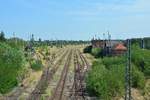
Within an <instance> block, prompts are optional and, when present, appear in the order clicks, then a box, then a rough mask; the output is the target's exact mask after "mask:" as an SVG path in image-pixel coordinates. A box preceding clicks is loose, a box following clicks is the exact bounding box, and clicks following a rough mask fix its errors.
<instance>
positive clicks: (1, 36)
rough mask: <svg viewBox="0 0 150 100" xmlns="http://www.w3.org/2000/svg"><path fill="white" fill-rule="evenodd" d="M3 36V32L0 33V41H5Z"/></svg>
mask: <svg viewBox="0 0 150 100" xmlns="http://www.w3.org/2000/svg"><path fill="white" fill-rule="evenodd" d="M5 40H6V39H5V34H4V32H3V31H1V32H0V41H5Z"/></svg>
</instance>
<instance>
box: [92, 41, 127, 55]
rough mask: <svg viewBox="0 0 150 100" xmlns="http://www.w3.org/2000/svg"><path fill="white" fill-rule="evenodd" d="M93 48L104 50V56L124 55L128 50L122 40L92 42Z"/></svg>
mask: <svg viewBox="0 0 150 100" xmlns="http://www.w3.org/2000/svg"><path fill="white" fill-rule="evenodd" d="M91 43H92V47H93V48H102V49H103V55H104V56H107V55H113V56H115V55H116V56H117V55H122V54H124V53H125V52H126V50H127V48H126V47H125V46H124V41H121V40H100V39H99V40H94V39H93V40H92V41H91Z"/></svg>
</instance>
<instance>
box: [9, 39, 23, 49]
mask: <svg viewBox="0 0 150 100" xmlns="http://www.w3.org/2000/svg"><path fill="white" fill-rule="evenodd" d="M6 43H7V44H8V45H9V46H11V47H12V48H15V49H23V47H24V45H25V44H26V42H25V41H24V40H22V39H19V38H10V39H8V40H7V41H6Z"/></svg>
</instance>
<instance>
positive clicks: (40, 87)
mask: <svg viewBox="0 0 150 100" xmlns="http://www.w3.org/2000/svg"><path fill="white" fill-rule="evenodd" d="M67 53H68V51H66V52H65V53H64V54H63V55H62V56H61V58H60V59H59V60H58V61H57V63H56V64H55V65H54V66H53V67H52V68H51V69H50V68H49V67H48V68H46V69H45V70H44V71H43V74H42V76H41V79H40V81H39V83H38V84H37V86H36V88H35V89H34V90H33V91H32V93H31V94H30V96H29V98H28V100H40V97H41V95H42V94H43V93H44V92H45V89H46V88H47V86H48V83H49V82H50V81H51V79H52V78H53V75H54V74H55V72H56V71H57V69H58V68H59V65H60V64H61V63H62V61H63V59H64V58H65V56H66V55H67Z"/></svg>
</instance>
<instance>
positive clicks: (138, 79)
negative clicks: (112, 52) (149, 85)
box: [132, 65, 145, 89]
mask: <svg viewBox="0 0 150 100" xmlns="http://www.w3.org/2000/svg"><path fill="white" fill-rule="evenodd" d="M132 69H133V72H132V86H133V87H135V88H141V89H143V88H144V85H145V77H144V74H143V73H142V72H141V71H139V70H138V69H137V67H136V66H134V65H132Z"/></svg>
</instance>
